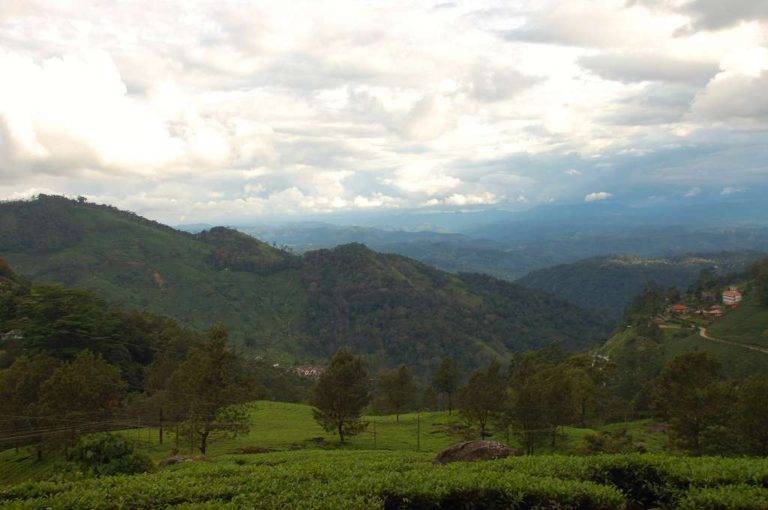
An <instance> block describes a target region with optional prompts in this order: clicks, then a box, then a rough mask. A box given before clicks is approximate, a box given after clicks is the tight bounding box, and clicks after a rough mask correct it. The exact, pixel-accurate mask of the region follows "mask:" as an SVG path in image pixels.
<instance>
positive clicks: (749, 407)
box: [736, 376, 768, 457]
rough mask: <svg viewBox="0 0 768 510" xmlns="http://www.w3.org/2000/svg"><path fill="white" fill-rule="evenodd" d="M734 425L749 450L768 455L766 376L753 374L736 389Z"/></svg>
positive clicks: (767, 388)
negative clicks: (736, 402)
mask: <svg viewBox="0 0 768 510" xmlns="http://www.w3.org/2000/svg"><path fill="white" fill-rule="evenodd" d="M736 425H737V428H738V430H739V432H740V434H741V436H742V437H743V438H744V439H745V440H746V441H745V443H746V444H747V445H748V448H749V450H750V451H751V452H753V453H756V454H757V455H760V456H763V457H764V456H768V377H767V376H755V377H752V378H750V379H748V380H747V381H745V382H744V383H743V384H742V385H741V387H740V388H739V390H738V406H737V411H736Z"/></svg>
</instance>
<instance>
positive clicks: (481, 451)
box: [435, 441, 514, 464]
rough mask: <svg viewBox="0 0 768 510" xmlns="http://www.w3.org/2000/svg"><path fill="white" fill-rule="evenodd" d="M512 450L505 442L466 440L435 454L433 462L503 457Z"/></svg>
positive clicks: (508, 454)
mask: <svg viewBox="0 0 768 510" xmlns="http://www.w3.org/2000/svg"><path fill="white" fill-rule="evenodd" d="M513 454H514V452H513V451H512V450H511V449H510V448H509V447H508V446H507V445H505V444H503V443H499V442H498V441H466V442H463V443H458V444H455V445H452V446H449V447H448V448H446V449H445V450H443V451H442V452H440V453H438V454H437V457H436V458H435V462H438V463H440V464H447V463H449V462H473V461H476V460H495V459H503V458H505V457H509V456H510V455H513Z"/></svg>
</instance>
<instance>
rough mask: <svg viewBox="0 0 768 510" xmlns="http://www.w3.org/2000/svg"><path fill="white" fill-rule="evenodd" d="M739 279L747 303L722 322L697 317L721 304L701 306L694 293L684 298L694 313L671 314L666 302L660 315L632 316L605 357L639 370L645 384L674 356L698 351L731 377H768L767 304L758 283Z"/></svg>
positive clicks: (726, 313) (612, 340)
mask: <svg viewBox="0 0 768 510" xmlns="http://www.w3.org/2000/svg"><path fill="white" fill-rule="evenodd" d="M761 264H766V262H765V261H763V262H762V263H761ZM735 280H737V281H739V282H740V283H739V284H738V286H739V287H740V288H741V289H742V291H743V292H744V300H743V301H742V302H741V303H740V304H739V305H738V306H737V307H733V308H732V307H723V310H724V315H723V316H722V317H719V318H712V316H708V315H706V314H699V313H695V312H696V311H697V310H709V309H710V307H712V306H714V305H715V304H716V303H717V301H699V300H698V299H697V298H696V293H695V292H691V293H689V294H687V295H686V296H684V297H683V301H684V302H685V303H686V304H687V305H688V307H689V312H687V313H684V314H674V313H670V312H668V311H666V310H665V309H666V307H667V306H668V305H669V304H671V303H669V302H666V303H664V302H662V303H660V304H658V306H656V307H649V308H648V309H649V310H650V309H655V310H658V311H659V312H658V313H656V312H648V313H650V316H647V314H646V316H638V315H637V314H634V315H631V317H632V318H633V320H632V321H630V322H631V323H629V322H628V323H627V324H625V325H624V326H622V329H621V330H620V331H619V332H617V333H616V334H615V335H614V336H613V337H611V338H610V339H609V340H608V341H607V342H606V344H605V346H604V347H603V349H602V352H603V353H604V354H606V355H608V356H609V357H610V358H612V359H613V360H614V361H615V362H616V364H617V365H618V369H619V371H623V372H629V371H632V370H634V369H635V368H637V369H638V371H637V373H638V374H642V377H643V378H645V379H648V378H652V377H654V376H655V374H656V373H657V372H658V371H659V370H660V368H661V366H662V365H663V363H664V362H666V361H668V360H670V359H672V358H673V357H674V356H676V355H678V354H680V353H683V352H687V351H694V350H699V351H706V352H708V353H710V354H711V355H712V356H713V357H714V358H715V359H717V360H718V361H719V362H720V364H721V365H722V369H723V373H724V374H725V375H727V376H728V377H733V378H743V377H747V376H751V375H762V374H765V373H766V372H768V305H766V304H765V303H764V302H761V298H760V296H759V293H758V291H757V286H756V284H755V280H754V279H751V277H750V276H748V275H745V276H743V277H736V278H735ZM721 288H722V286H721V287H719V288H718V291H717V292H716V293H715V295H716V296H719V291H720V289H721ZM643 321H646V322H650V321H652V322H653V323H655V324H658V325H659V327H653V326H651V325H650V324H649V325H648V326H644V325H643V324H642V322H643Z"/></svg>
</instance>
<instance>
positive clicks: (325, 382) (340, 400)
mask: <svg viewBox="0 0 768 510" xmlns="http://www.w3.org/2000/svg"><path fill="white" fill-rule="evenodd" d="M370 400H371V394H370V382H369V378H368V372H367V370H366V369H365V365H364V363H363V360H362V359H361V358H359V357H357V356H354V355H353V354H352V353H351V352H349V351H348V350H346V349H341V350H339V351H338V352H337V353H336V354H334V356H333V358H331V363H330V365H329V366H328V370H326V371H325V372H324V373H323V374H322V375H321V376H320V379H318V381H317V385H316V386H315V388H314V391H313V394H312V400H311V402H312V405H313V406H314V409H313V410H312V414H313V416H314V418H315V421H317V423H319V424H320V426H321V427H323V429H324V430H326V431H327V432H336V433H337V434H338V435H339V441H340V442H341V443H344V440H345V438H346V437H347V436H351V435H355V434H357V433H359V432H361V431H362V430H364V429H365V424H364V423H363V422H362V421H361V420H360V416H361V415H362V412H363V409H364V408H365V406H367V405H368V403H369V402H370Z"/></svg>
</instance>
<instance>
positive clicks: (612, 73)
mask: <svg viewBox="0 0 768 510" xmlns="http://www.w3.org/2000/svg"><path fill="white" fill-rule="evenodd" d="M578 62H579V64H580V65H581V66H583V67H584V68H586V69H589V70H590V71H592V72H593V73H595V74H597V75H599V76H601V77H602V78H605V79H608V80H616V81H621V82H626V83H630V82H639V81H663V82H678V83H692V84H706V83H707V82H708V81H709V80H710V79H711V78H712V77H713V76H714V75H715V74H717V72H718V70H719V66H718V63H717V62H706V61H696V60H683V59H677V58H672V57H669V56H665V55H654V54H626V53H607V54H601V55H589V56H584V57H581V58H579V61H578Z"/></svg>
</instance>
